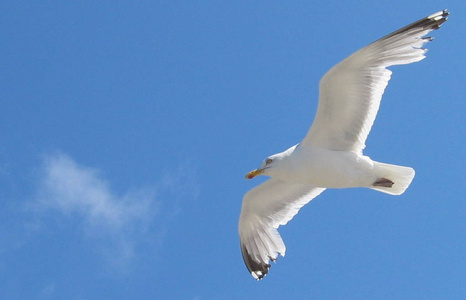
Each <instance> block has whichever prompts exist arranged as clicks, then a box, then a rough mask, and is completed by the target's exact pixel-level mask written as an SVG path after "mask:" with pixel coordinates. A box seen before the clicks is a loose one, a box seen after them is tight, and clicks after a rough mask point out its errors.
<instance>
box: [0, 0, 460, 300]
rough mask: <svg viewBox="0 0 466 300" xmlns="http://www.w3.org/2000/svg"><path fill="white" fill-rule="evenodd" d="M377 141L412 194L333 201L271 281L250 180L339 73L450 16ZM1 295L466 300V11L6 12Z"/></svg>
mask: <svg viewBox="0 0 466 300" xmlns="http://www.w3.org/2000/svg"><path fill="white" fill-rule="evenodd" d="M444 8H448V9H449V10H450V12H451V16H450V18H449V20H448V22H447V23H445V24H444V25H443V26H442V28H441V30H438V31H436V32H433V33H432V35H433V36H435V40H434V42H432V43H429V44H428V46H427V47H428V48H429V52H428V54H427V59H425V60H423V61H422V62H420V63H416V64H411V65H407V66H398V67H394V68H392V70H393V71H394V73H393V76H392V80H391V81H390V84H389V86H388V88H387V90H386V92H385V95H384V99H383V101H382V105H381V110H380V112H379V115H378V118H377V120H376V122H375V125H374V127H373V129H372V132H371V134H370V135H369V139H368V141H367V148H366V150H365V154H367V155H369V156H370V157H372V158H373V159H374V160H377V161H383V162H387V163H393V164H399V165H406V166H411V167H413V168H414V169H415V170H416V177H415V178H414V181H413V183H412V185H411V187H410V188H409V189H408V190H407V192H406V193H405V194H403V195H402V196H398V197H395V196H389V195H385V194H382V193H378V192H375V191H372V190H369V189H350V190H328V191H326V192H325V193H323V194H322V195H321V196H319V197H318V198H316V199H314V200H313V201H311V203H310V204H308V205H307V206H306V207H304V208H303V209H302V210H301V211H300V213H299V214H298V215H297V216H296V217H295V218H294V219H293V220H292V221H291V222H290V223H289V224H288V225H287V226H285V227H282V228H280V232H281V234H282V237H283V239H284V241H285V243H286V245H287V255H286V257H285V258H280V259H279V260H278V262H277V263H276V264H274V265H273V266H272V268H271V270H270V273H269V275H268V276H267V277H266V278H265V279H264V280H263V281H261V282H256V281H255V280H253V278H252V277H251V276H250V275H249V273H248V272H247V270H246V268H245V266H244V264H243V261H242V257H241V253H240V249H239V241H238V236H237V222H238V217H239V213H240V209H241V201H242V197H243V195H244V193H245V192H247V191H248V190H249V189H251V188H252V187H254V186H256V185H257V184H259V183H260V182H262V181H263V180H264V179H263V178H257V179H254V180H251V181H246V180H244V175H245V174H246V172H248V171H250V170H252V169H254V168H256V167H257V166H258V165H259V164H260V162H261V161H262V160H263V159H264V158H265V157H266V156H268V155H270V154H273V153H276V152H280V151H283V150H284V149H286V148H288V147H290V146H291V145H294V144H296V143H297V142H299V141H300V140H301V138H302V137H303V136H304V135H305V134H306V132H307V130H308V128H309V125H310V123H311V121H312V119H313V117H314V113H315V110H316V107H317V97H318V81H319V79H320V77H321V76H322V75H323V74H324V73H325V72H326V71H327V70H328V69H329V68H330V67H332V66H333V65H334V64H336V63H338V62H339V61H340V60H342V59H343V58H345V57H346V56H348V55H349V54H351V53H352V52H354V51H356V50H358V49H359V48H361V47H363V46H365V45H367V44H369V43H370V42H372V41H374V40H376V39H378V38H379V37H382V36H383V35H385V34H388V33H390V32H392V31H394V30H396V29H398V28H400V27H402V26H405V25H407V24H409V23H411V22H414V21H416V20H418V19H420V18H423V17H425V16H427V15H429V14H431V13H434V12H437V11H439V10H441V9H444ZM0 12H1V15H2V17H1V18H0V31H1V34H0V39H1V43H0V57H1V60H0V64H1V65H0V70H1V76H0V86H1V89H0V103H1V107H2V109H1V110H0V128H1V130H0V140H1V141H2V143H1V144H0V191H1V192H0V201H1V203H2V208H1V209H0V274H1V275H0V276H1V277H0V279H1V280H0V298H2V299H198V300H201V299H242V298H251V299H253V298H261V299H284V298H285V297H286V298H287V299H414V298H416V299H464V298H466V285H465V279H464V278H465V277H464V273H465V271H466V255H465V253H466V221H465V220H466V218H465V216H466V201H465V199H464V195H465V192H466V188H465V185H466V184H465V182H466V181H465V180H466V176H465V175H464V171H463V170H464V160H463V155H464V151H463V149H464V148H465V147H466V139H465V133H466V132H465V131H466V130H465V118H464V112H465V111H466V104H465V103H466V102H465V101H464V95H465V94H466V85H465V84H464V78H465V76H466V71H465V67H466V63H465V62H466V59H465V57H464V53H463V52H464V49H465V46H466V45H465V42H464V41H465V39H464V36H466V21H465V20H466V18H465V17H464V16H465V14H466V4H464V1H443V2H441V1H410V2H409V3H406V1H385V0H382V1H371V2H367V3H363V2H361V3H360V4H359V5H354V4H353V3H352V2H348V3H343V2H341V1H338V2H336V1H320V2H317V1H293V2H291V1H280V2H279V1H267V2H265V1H262V2H261V1H254V2H249V1H235V2H234V3H233V2H227V1H132V2H129V1H128V2H121V1H99V2H95V1H68V2H63V1H34V3H33V4H32V1H4V2H3V3H2V4H0Z"/></svg>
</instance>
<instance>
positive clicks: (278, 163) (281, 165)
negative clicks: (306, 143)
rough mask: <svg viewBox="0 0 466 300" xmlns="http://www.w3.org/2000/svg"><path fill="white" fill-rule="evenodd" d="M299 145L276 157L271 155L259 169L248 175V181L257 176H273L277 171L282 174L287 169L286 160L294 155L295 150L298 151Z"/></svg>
mask: <svg viewBox="0 0 466 300" xmlns="http://www.w3.org/2000/svg"><path fill="white" fill-rule="evenodd" d="M296 146H297V145H294V146H293V147H291V148H289V149H287V150H285V151H283V152H281V153H277V154H274V155H271V156H269V157H267V158H266V159H264V160H263V161H262V164H261V165H260V167H259V168H257V169H255V170H252V171H251V172H249V173H248V174H246V179H253V178H254V177H256V176H257V175H269V176H270V175H272V174H273V173H274V171H275V173H276V172H280V170H281V171H283V169H286V160H287V158H288V157H289V156H290V155H291V154H293V152H294V150H295V149H296Z"/></svg>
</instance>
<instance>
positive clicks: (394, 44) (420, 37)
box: [301, 10, 449, 153]
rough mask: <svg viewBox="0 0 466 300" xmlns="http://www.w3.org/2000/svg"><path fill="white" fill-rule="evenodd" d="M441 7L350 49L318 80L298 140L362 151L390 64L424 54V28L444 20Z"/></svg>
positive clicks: (407, 62) (432, 26)
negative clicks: (309, 117)
mask: <svg viewBox="0 0 466 300" xmlns="http://www.w3.org/2000/svg"><path fill="white" fill-rule="evenodd" d="M448 14H449V13H448V12H447V11H446V10H443V11H440V12H437V13H435V14H432V15H430V16H428V17H426V18H424V19H422V20H419V21H417V22H414V23H413V24H411V25H408V26H406V27H404V28H402V29H400V30H398V31H395V32H393V33H391V34H389V35H387V36H385V37H383V38H381V39H379V40H377V41H375V42H374V43H372V44H370V45H368V46H367V47H364V48H362V49H361V50H359V51H357V52H355V53H354V54H352V55H351V56H349V57H348V58H346V59H345V60H343V61H342V62H340V63H339V64H337V65H336V66H334V67H333V68H332V69H330V70H329V71H328V72H327V73H326V74H325V75H324V77H323V78H322V79H321V81H320V86H319V89H320V95H319V105H318V108H317V114H316V117H315V119H314V123H313V124H312V126H311V129H310V130H309V132H308V134H307V135H306V137H305V138H304V140H303V141H302V142H301V145H304V146H312V147H323V148H328V149H332V150H343V151H355V152H358V153H361V152H362V150H363V149H364V147H365V141H366V138H367V135H368V134H369V131H370V130H371V127H372V124H373V123H374V120H375V117H376V115H377V111H378V110H379V105H380V100H381V99H382V94H383V92H384V90H385V87H386V86H387V84H388V81H389V80H390V75H391V73H392V72H391V71H389V70H387V69H386V68H387V67H389V66H393V65H403V64H410V63H413V62H417V61H420V60H422V59H424V58H425V53H426V51H427V50H426V49H424V48H422V46H423V45H424V44H425V43H427V42H428V41H431V40H432V38H430V37H425V35H426V34H427V33H429V32H430V31H432V30H436V29H438V28H439V27H440V25H441V24H442V23H443V22H445V21H446V20H447V16H448Z"/></svg>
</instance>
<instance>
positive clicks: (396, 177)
mask: <svg viewBox="0 0 466 300" xmlns="http://www.w3.org/2000/svg"><path fill="white" fill-rule="evenodd" d="M374 163H375V171H376V172H375V173H376V174H377V176H378V177H379V178H385V179H389V180H391V181H392V182H393V185H392V186H391V187H385V186H371V187H370V188H371V189H373V190H377V191H380V192H383V193H387V194H391V195H401V194H403V193H404V192H405V191H406V189H407V188H408V187H409V185H410V184H411V181H412V180H413V178H414V174H415V172H414V169H413V168H410V167H403V166H397V165H389V164H384V163H380V162H374Z"/></svg>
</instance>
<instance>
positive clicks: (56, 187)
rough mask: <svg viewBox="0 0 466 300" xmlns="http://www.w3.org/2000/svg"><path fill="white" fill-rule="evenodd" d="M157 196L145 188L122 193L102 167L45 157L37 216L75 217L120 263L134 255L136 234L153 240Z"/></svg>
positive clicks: (62, 157)
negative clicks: (105, 177)
mask: <svg viewBox="0 0 466 300" xmlns="http://www.w3.org/2000/svg"><path fill="white" fill-rule="evenodd" d="M155 196H156V195H155V189H147V188H145V189H135V190H130V191H128V192H126V193H124V194H123V195H118V194H116V193H115V192H114V191H112V189H111V188H110V185H109V183H108V182H107V181H106V180H105V179H104V178H103V176H102V175H101V173H100V172H99V171H98V170H96V169H92V168H88V167H85V166H82V165H79V164H78V163H77V162H75V161H74V160H73V159H72V158H71V157H69V156H67V155H65V154H62V153H59V154H56V155H53V156H48V157H46V159H45V160H44V165H43V168H42V170H41V176H40V180H39V188H38V194H37V198H36V201H35V207H36V211H37V212H39V216H41V215H44V214H46V213H50V212H52V213H57V212H58V213H60V215H64V216H67V217H70V218H76V219H77V220H78V224H80V225H79V226H80V228H82V229H83V230H84V232H85V233H86V237H89V238H91V239H93V241H95V242H97V243H98V245H99V246H100V247H99V249H100V252H101V253H103V254H104V255H105V256H106V257H107V258H108V261H111V262H112V263H113V264H116V265H122V264H126V263H127V262H128V261H130V260H131V259H132V258H133V257H134V255H135V248H136V247H137V244H138V238H143V240H148V239H150V238H146V237H147V236H146V235H147V234H148V228H149V227H150V226H151V225H153V221H154V219H155V217H156V214H157V209H158V204H159V203H158V202H157V201H156V198H155Z"/></svg>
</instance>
